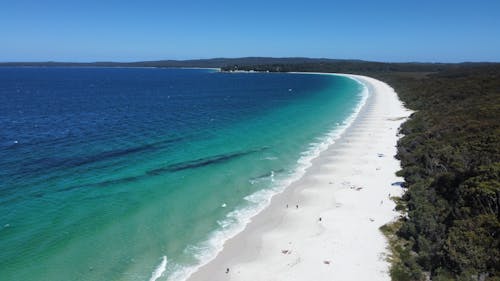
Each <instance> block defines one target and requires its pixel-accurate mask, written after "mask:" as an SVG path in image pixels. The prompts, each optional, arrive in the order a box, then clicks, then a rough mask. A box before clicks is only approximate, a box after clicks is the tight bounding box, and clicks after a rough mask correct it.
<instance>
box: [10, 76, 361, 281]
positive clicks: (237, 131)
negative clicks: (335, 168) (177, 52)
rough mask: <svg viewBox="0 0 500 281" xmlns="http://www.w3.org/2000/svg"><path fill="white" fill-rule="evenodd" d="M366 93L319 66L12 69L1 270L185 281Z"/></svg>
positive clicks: (54, 276) (15, 275) (21, 276)
mask: <svg viewBox="0 0 500 281" xmlns="http://www.w3.org/2000/svg"><path fill="white" fill-rule="evenodd" d="M366 95H367V93H366V89H365V88H364V87H363V86H362V85H361V84H360V83H358V82H357V81H355V80H352V79H350V78H346V77H343V76H333V75H320V74H299V73H287V74H285V73H224V72H219V71H217V70H213V69H160V68H0V276H1V278H0V279H1V280H6V281H10V280H39V281H44V280H47V281H59V280H61V281H62V280H65V281H67V280H89V281H91V280H92V281H93V280H127V281H128V280H146V281H148V280H150V281H155V280H172V281H180V280H184V279H185V278H186V277H187V276H188V275H189V274H190V273H191V272H193V271H194V270H196V268H198V267H199V266H200V265H202V264H204V263H205V262H206V261H208V260H210V259H211V258H213V257H214V256H215V255H216V254H217V252H218V251H220V250H221V249H222V245H223V243H224V241H226V240H227V239H228V238H230V237H232V236H234V235H235V234H237V233H238V232H240V231H241V230H242V229H243V228H244V226H245V224H246V223H248V221H249V220H250V218H251V217H252V216H253V215H255V214H257V213H258V212H259V211H261V210H262V209H263V208H264V207H265V206H267V204H268V203H269V200H270V198H271V197H272V195H274V194H276V193H279V192H281V191H282V190H283V189H284V188H286V186H287V185H289V184H290V182H292V181H294V180H296V179H298V178H299V177H300V176H301V175H302V174H303V173H304V170H305V169H306V168H307V167H309V165H310V163H311V160H312V159H313V158H314V157H316V156H317V155H318V154H319V152H320V151H322V150H324V149H325V148H326V147H327V146H328V145H329V144H332V143H333V142H334V141H335V139H336V138H338V136H339V134H340V133H341V132H342V130H344V129H345V128H346V127H347V126H348V125H349V123H350V122H351V121H352V119H353V118H354V116H355V115H356V113H357V111H358V110H359V108H360V105H361V104H362V103H363V102H364V100H365V99H366Z"/></svg>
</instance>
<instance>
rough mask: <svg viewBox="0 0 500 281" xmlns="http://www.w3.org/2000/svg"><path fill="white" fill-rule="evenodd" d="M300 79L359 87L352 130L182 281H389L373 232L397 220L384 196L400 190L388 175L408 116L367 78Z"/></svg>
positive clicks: (381, 240)
mask: <svg viewBox="0 0 500 281" xmlns="http://www.w3.org/2000/svg"><path fill="white" fill-rule="evenodd" d="M307 74H322V75H325V74H326V75H340V76H344V77H348V78H351V79H353V80H356V81H358V82H360V83H362V84H364V85H365V87H366V88H367V89H368V91H369V94H368V98H367V99H366V102H365V104H364V105H363V106H362V108H361V110H360V111H359V113H358V115H357V116H356V118H355V119H354V121H353V122H352V124H351V125H350V126H349V127H347V128H346V129H345V131H344V132H343V133H342V134H341V136H340V138H339V139H337V140H336V141H335V143H334V144H333V145H330V146H329V147H328V148H327V149H326V150H325V151H323V152H321V154H320V155H319V156H318V157H316V158H315V159H313V160H312V165H311V166H310V167H309V168H307V170H306V172H305V174H304V175H303V176H302V177H301V178H300V179H299V180H297V181H296V182H293V183H292V184H291V185H290V186H288V187H287V188H286V189H285V190H284V191H283V192H282V193H279V194H277V195H275V196H273V198H272V200H271V203H270V204H269V205H268V206H267V207H266V208H265V209H264V210H263V211H262V212H260V213H259V214H257V215H256V216H254V217H253V218H252V219H251V221H250V223H248V224H247V225H246V227H245V229H244V230H243V231H242V232H240V233H238V234H237V235H236V236H234V237H232V238H231V239H229V240H227V241H226V242H225V243H224V247H223V249H222V251H221V252H219V253H218V254H217V256H216V257H215V258H214V259H213V260H211V261H209V262H208V263H207V264H205V265H203V266H201V267H200V268H199V269H198V270H197V271H195V272H194V273H193V274H192V275H191V276H190V277H189V278H188V279H187V280H189V281H196V280H209V279H210V280H248V279H249V278H252V279H255V280H260V279H265V280H268V279H271V280H274V279H275V280H281V279H287V280H303V279H306V278H313V279H314V280H326V279H329V277H333V276H335V277H338V278H339V280H360V279H361V280H366V279H370V280H389V279H390V278H389V275H388V273H387V271H388V262H386V261H385V259H384V258H383V257H381V256H380V255H381V254H382V253H384V252H386V247H387V242H386V239H385V237H384V236H383V234H382V233H381V232H380V231H379V227H380V226H382V225H383V224H385V223H387V222H389V221H391V220H392V219H393V218H395V217H396V216H397V213H396V212H394V211H392V209H393V208H394V206H395V204H394V202H392V201H391V200H389V199H388V194H389V193H390V194H391V196H393V195H400V194H401V188H400V187H395V186H392V185H391V183H394V182H397V181H401V179H399V178H397V177H396V176H395V174H394V173H395V172H396V171H397V170H398V169H399V162H398V161H397V160H395V159H394V158H393V157H391V156H393V155H395V153H396V147H395V145H396V142H397V139H398V137H397V136H396V134H397V130H398V128H399V126H400V125H401V123H403V122H404V121H405V120H404V119H406V117H408V116H409V114H410V111H408V110H406V109H404V107H403V106H402V104H401V102H400V101H399V99H398V97H397V94H396V93H395V92H394V91H393V90H392V88H390V87H389V86H388V85H387V84H385V83H383V82H380V81H378V80H375V79H373V78H370V77H365V76H358V75H347V74H330V73H307ZM387 110H388V111H387ZM401 117H405V118H401ZM395 119H398V120H395ZM374 137H375V139H374ZM358 157H361V158H358ZM362 158H367V159H363V160H362ZM379 162H380V163H379ZM379 166H380V167H379ZM363 175H364V176H365V177H362V176H363ZM366 176H367V177H366ZM380 185H383V188H378V189H377V188H376V186H380ZM384 200H385V202H384ZM287 205H288V207H287ZM297 206H298V207H297ZM320 218H321V219H320ZM227 268H229V273H226V270H227ZM360 269H363V270H360ZM365 269H366V270H365ZM285 277H286V278H285Z"/></svg>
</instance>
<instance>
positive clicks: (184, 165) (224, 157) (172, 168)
mask: <svg viewBox="0 0 500 281" xmlns="http://www.w3.org/2000/svg"><path fill="white" fill-rule="evenodd" d="M265 149H267V147H263V148H260V149H254V150H248V151H242V152H235V153H227V154H220V155H215V156H209V157H205V158H199V159H196V160H190V161H185V162H180V163H175V164H171V165H168V166H166V167H163V168H159V169H154V170H151V171H148V172H147V174H148V175H159V174H162V173H166V172H178V171H182V170H187V169H194V168H200V167H204V166H208V165H212V164H217V163H221V162H225V161H229V160H231V159H234V158H238V157H241V156H245V155H248V154H252V153H255V152H259V151H262V150H265Z"/></svg>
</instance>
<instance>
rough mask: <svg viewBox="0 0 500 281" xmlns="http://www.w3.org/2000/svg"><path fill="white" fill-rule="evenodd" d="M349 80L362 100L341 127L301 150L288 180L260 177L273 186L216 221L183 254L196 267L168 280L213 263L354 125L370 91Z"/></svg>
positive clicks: (174, 272)
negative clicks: (213, 227) (190, 257)
mask: <svg viewBox="0 0 500 281" xmlns="http://www.w3.org/2000/svg"><path fill="white" fill-rule="evenodd" d="M348 78H349V79H352V80H354V81H356V82H357V83H358V84H359V85H361V86H362V91H361V92H359V93H358V95H359V96H360V97H361V100H360V101H359V103H358V104H357V106H356V107H355V108H354V109H353V111H352V113H351V114H350V116H349V117H348V118H346V120H345V121H344V122H342V123H341V124H338V123H337V124H335V127H334V128H333V129H332V130H331V131H329V132H328V133H326V134H325V135H324V136H323V137H321V138H319V139H318V141H317V142H314V143H311V144H310V146H309V149H308V150H306V151H304V152H303V153H302V154H301V157H300V158H299V159H298V160H297V166H296V168H295V169H294V172H293V173H291V174H290V176H289V177H287V178H285V179H280V180H274V174H275V173H274V172H271V173H270V174H268V175H263V176H268V177H270V178H272V179H273V180H272V181H271V182H272V186H271V187H270V188H268V189H262V190H259V191H256V192H254V193H253V194H251V195H248V196H246V197H245V198H244V199H245V200H246V201H247V202H248V203H249V204H248V205H247V206H243V207H240V208H239V209H236V210H234V211H231V212H230V213H228V214H227V215H226V217H225V218H224V219H223V220H220V221H218V225H219V229H217V230H215V231H213V232H212V233H211V234H210V235H209V238H208V239H207V240H206V241H204V242H202V243H200V244H198V245H195V246H188V247H187V248H186V249H185V252H187V253H188V254H192V255H193V256H194V257H195V259H196V260H197V264H195V265H191V266H181V265H174V267H173V268H172V270H171V271H170V272H171V274H169V277H168V279H167V280H168V281H183V280H186V279H188V278H189V277H190V276H191V275H192V274H193V273H194V272H196V271H197V270H198V269H199V268H200V267H202V266H204V265H206V264H207V263H209V262H210V261H212V260H213V259H214V258H215V257H216V256H217V254H218V253H219V252H220V251H222V249H223V247H224V243H225V242H226V241H227V240H229V239H231V238H232V237H234V236H236V235H237V234H238V233H240V232H242V231H243V230H244V229H245V227H246V225H247V224H248V223H249V222H250V221H251V218H252V217H254V216H255V215H257V214H259V213H260V212H261V211H262V210H264V209H265V208H266V207H267V206H269V204H270V202H271V199H272V197H273V196H274V195H276V194H279V193H281V192H283V191H284V190H285V189H286V188H287V187H288V186H290V185H291V184H292V183H293V182H295V181H297V180H299V179H300V178H301V177H302V176H303V175H304V174H305V172H306V170H307V168H309V167H310V166H311V165H312V160H313V159H315V158H317V157H318V156H319V155H320V153H321V152H323V151H325V150H326V149H327V148H328V147H329V146H330V145H332V144H334V143H335V141H336V140H337V139H339V138H340V137H341V135H342V134H343V133H344V132H345V131H346V129H347V128H348V127H349V126H350V125H351V124H352V123H353V122H354V120H355V119H356V117H357V116H358V114H359V112H360V111H361V109H362V107H363V106H364V105H365V103H366V101H367V99H368V96H369V91H368V88H367V86H366V85H365V84H363V83H362V82H360V81H359V80H357V79H355V78H352V77H348Z"/></svg>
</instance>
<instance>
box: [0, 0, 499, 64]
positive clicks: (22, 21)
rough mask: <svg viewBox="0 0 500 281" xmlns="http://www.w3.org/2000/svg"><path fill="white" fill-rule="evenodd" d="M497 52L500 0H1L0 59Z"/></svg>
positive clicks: (431, 56)
mask: <svg viewBox="0 0 500 281" xmlns="http://www.w3.org/2000/svg"><path fill="white" fill-rule="evenodd" d="M241 56H274V57H285V56H306V57H328V58H343V59H364V60H376V61H429V62H435V61H440V62H459V61H500V1H499V0H475V1H472V0H469V1H463V0H455V1H449V0H418V1H417V0H391V1H389V0H377V1H375V0H372V1H368V0H366V1H362V0H359V1H348V0H344V1H334V0H331V1H314V0H309V1H307V0H304V1H294V0H288V1H272V0H253V1H237V0H233V1H224V0H210V1H189V0H183V1H182V0H164V1H147V0H143V1H134V0H129V1H125V0H122V1H111V0H110V1H106V0H85V1H84V0H81V1H71V0H66V1H54V0H46V1H39V0H32V1H26V0H12V1H7V0H0V61H45V60H55V61H103V60H107V61H110V60H112V61H137V60H156V59H191V58H211V57H241Z"/></svg>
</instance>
